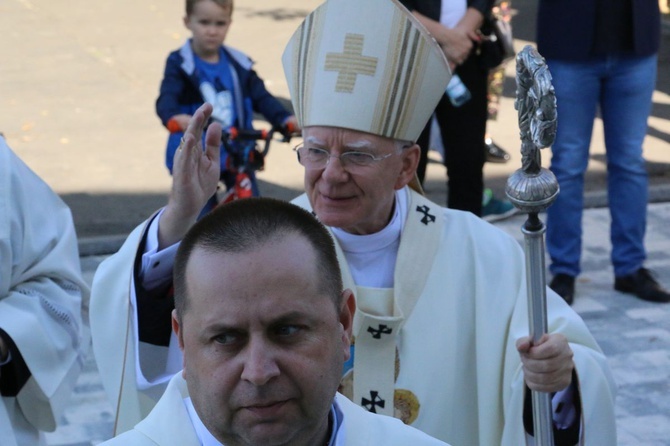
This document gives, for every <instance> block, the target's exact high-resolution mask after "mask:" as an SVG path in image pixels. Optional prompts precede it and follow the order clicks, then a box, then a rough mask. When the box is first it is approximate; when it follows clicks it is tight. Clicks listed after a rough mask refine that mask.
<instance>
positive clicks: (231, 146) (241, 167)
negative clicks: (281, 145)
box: [167, 120, 299, 214]
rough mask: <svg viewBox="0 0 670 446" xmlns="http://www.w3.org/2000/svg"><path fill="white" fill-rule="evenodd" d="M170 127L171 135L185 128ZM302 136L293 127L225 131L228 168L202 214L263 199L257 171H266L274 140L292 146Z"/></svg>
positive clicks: (174, 124)
mask: <svg viewBox="0 0 670 446" xmlns="http://www.w3.org/2000/svg"><path fill="white" fill-rule="evenodd" d="M167 128H168V130H169V131H170V133H177V132H181V131H182V129H181V126H180V125H179V124H178V123H177V122H176V121H174V122H173V121H172V120H170V121H168V125H167ZM277 133H278V134H280V135H281V138H280V139H274V135H275V134H277ZM298 135H299V132H297V131H296V129H295V128H293V126H292V125H290V124H289V125H285V126H273V127H271V128H270V129H269V130H256V129H238V128H236V127H231V128H229V129H228V130H227V131H226V130H224V131H223V132H222V134H221V144H222V145H223V147H224V148H225V156H226V161H225V168H223V169H222V170H221V173H220V177H219V186H218V187H217V192H216V194H215V195H214V196H213V197H212V198H211V199H210V201H209V202H208V203H207V206H206V207H205V209H203V213H202V214H205V213H207V212H209V211H211V210H212V209H214V208H215V207H216V206H218V205H220V204H222V203H229V202H231V201H234V200H239V199H244V198H250V197H256V196H259V195H260V192H259V190H258V186H257V184H256V177H255V172H257V171H262V170H263V168H264V166H265V156H266V155H267V154H268V152H269V150H270V143H271V142H272V141H278V142H285V143H289V142H290V141H291V138H292V137H293V136H298ZM259 141H262V142H263V143H264V145H263V148H262V149H261V148H259V147H258V142H259ZM222 156H223V153H222Z"/></svg>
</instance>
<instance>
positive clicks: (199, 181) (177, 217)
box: [158, 103, 221, 250]
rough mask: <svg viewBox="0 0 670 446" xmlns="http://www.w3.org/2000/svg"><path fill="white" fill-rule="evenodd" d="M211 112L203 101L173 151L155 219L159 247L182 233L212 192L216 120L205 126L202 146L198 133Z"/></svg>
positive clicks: (217, 139)
mask: <svg viewBox="0 0 670 446" xmlns="http://www.w3.org/2000/svg"><path fill="white" fill-rule="evenodd" d="M211 114H212V106H211V105H210V104H207V103H205V104H204V105H202V106H201V107H200V108H199V109H198V110H197V111H196V112H195V113H194V114H193V117H192V118H191V121H190V122H189V124H188V127H187V128H186V131H185V132H184V137H183V138H182V142H181V144H180V145H179V149H178V150H177V151H176V152H175V155H174V165H173V168H172V190H171V191H170V198H169V200H168V204H167V206H166V207H165V211H164V212H163V215H162V216H161V219H160V221H159V223H158V244H159V247H158V249H159V250H160V249H163V248H166V247H168V246H170V245H173V244H174V243H177V242H178V241H180V240H181V239H182V238H183V237H184V235H185V234H186V232H187V231H188V230H189V228H190V227H191V226H192V225H193V223H195V221H196V220H197V218H198V215H199V214H200V211H201V210H202V208H203V207H204V206H205V204H206V203H207V200H209V198H210V197H211V196H212V195H214V193H215V192H216V186H217V184H218V182H219V176H220V166H219V158H220V156H221V155H220V146H221V125H220V124H218V123H212V124H210V126H209V127H208V128H207V134H206V135H205V150H203V149H202V133H203V130H204V128H205V126H206V124H207V121H208V120H209V117H210V115H211Z"/></svg>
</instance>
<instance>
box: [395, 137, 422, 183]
mask: <svg viewBox="0 0 670 446" xmlns="http://www.w3.org/2000/svg"><path fill="white" fill-rule="evenodd" d="M402 152H403V153H402V154H401V156H402V169H401V170H400V173H399V174H398V178H397V180H396V183H395V189H396V190H398V189H402V188H403V187H405V186H407V185H408V184H409V183H410V181H412V180H413V179H414V177H415V176H416V169H417V167H418V166H419V159H420V158H421V148H420V147H419V145H418V144H413V145H412V146H411V147H408V148H406V149H402Z"/></svg>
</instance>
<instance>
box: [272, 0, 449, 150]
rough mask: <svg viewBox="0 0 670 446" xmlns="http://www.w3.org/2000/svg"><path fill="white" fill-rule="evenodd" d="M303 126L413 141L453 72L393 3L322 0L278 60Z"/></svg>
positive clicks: (415, 24)
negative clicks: (282, 66)
mask: <svg viewBox="0 0 670 446" xmlns="http://www.w3.org/2000/svg"><path fill="white" fill-rule="evenodd" d="M282 61H283V65H284V73H285V74H286V80H287V82H288V86H289V90H290V92H291V100H292V102H293V107H294V111H295V115H296V117H297V118H298V121H299V123H300V126H301V127H308V126H317V125H318V126H330V127H341V128H346V129H353V130H359V131H362V132H367V133H372V134H375V135H381V136H386V137H389V138H393V139H400V140H405V141H416V140H417V138H418V137H419V135H420V134H421V131H422V130H423V128H424V126H425V125H426V123H427V122H428V119H430V116H431V115H432V114H433V111H434V110H435V107H436V106H437V103H438V102H439V100H440V98H441V97H442V95H443V94H444V90H445V88H446V87H447V83H448V82H449V79H450V77H451V74H450V71H449V65H448V64H447V60H446V58H445V57H444V53H443V52H442V50H441V49H440V46H439V45H438V44H437V42H436V41H435V40H434V39H433V38H432V37H431V36H430V34H429V33H428V31H426V29H425V28H424V27H423V26H422V25H421V24H420V23H419V22H418V20H417V19H416V18H415V17H414V16H412V14H411V13H410V12H409V11H407V9H406V8H405V7H404V6H402V5H401V4H400V3H398V2H397V1H396V0H327V1H326V2H324V3H323V4H322V5H321V6H319V7H318V8H317V9H316V10H314V11H313V12H312V13H311V14H309V15H308V16H307V18H306V19H305V21H304V22H303V23H302V25H300V27H299V28H298V29H297V30H296V32H295V33H294V34H293V37H291V40H290V41H289V43H288V45H287V46H286V49H285V51H284V55H283V57H282Z"/></svg>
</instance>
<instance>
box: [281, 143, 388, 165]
mask: <svg viewBox="0 0 670 446" xmlns="http://www.w3.org/2000/svg"><path fill="white" fill-rule="evenodd" d="M293 151H294V152H296V153H297V154H298V162H299V163H300V164H302V165H303V166H305V167H306V168H308V169H325V168H326V166H327V165H328V163H329V162H330V159H331V158H337V159H339V160H340V163H342V167H343V168H345V169H352V168H356V167H368V166H371V165H372V164H374V163H377V162H379V161H382V160H385V159H386V158H388V157H389V156H392V155H396V153H388V154H386V155H382V156H375V155H373V154H372V153H367V152H356V151H351V152H344V153H343V154H341V155H331V154H330V152H328V151H327V150H325V149H319V148H316V147H306V146H302V145H298V146H296V147H294V148H293ZM397 153H400V152H397Z"/></svg>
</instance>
